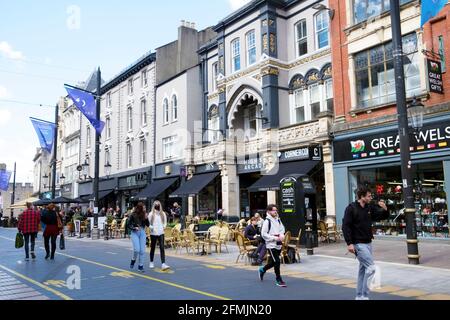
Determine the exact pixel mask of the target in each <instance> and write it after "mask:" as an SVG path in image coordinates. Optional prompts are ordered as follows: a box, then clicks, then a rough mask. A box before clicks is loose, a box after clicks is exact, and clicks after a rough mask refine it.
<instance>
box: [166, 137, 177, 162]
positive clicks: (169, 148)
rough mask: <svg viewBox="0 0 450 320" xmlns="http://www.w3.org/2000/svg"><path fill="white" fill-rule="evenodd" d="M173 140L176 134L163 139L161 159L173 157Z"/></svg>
mask: <svg viewBox="0 0 450 320" xmlns="http://www.w3.org/2000/svg"><path fill="white" fill-rule="evenodd" d="M175 141H176V136H172V137H168V138H164V139H163V160H167V159H172V158H174V157H175V155H176V154H175Z"/></svg>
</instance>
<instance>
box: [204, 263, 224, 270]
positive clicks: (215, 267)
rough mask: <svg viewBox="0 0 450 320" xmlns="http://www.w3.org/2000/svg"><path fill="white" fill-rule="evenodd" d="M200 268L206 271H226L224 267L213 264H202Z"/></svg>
mask: <svg viewBox="0 0 450 320" xmlns="http://www.w3.org/2000/svg"><path fill="white" fill-rule="evenodd" d="M202 266H204V267H206V268H208V269H216V270H224V269H226V268H225V267H224V266H218V265H213V264H202Z"/></svg>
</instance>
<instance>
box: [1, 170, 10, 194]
mask: <svg viewBox="0 0 450 320" xmlns="http://www.w3.org/2000/svg"><path fill="white" fill-rule="evenodd" d="M11 173H12V172H11V171H6V170H0V190H3V191H8V187H9V179H11Z"/></svg>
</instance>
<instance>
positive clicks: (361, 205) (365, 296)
mask: <svg viewBox="0 0 450 320" xmlns="http://www.w3.org/2000/svg"><path fill="white" fill-rule="evenodd" d="M356 194H357V197H358V200H357V201H356V202H354V203H351V204H350V205H349V206H348V207H347V209H345V216H344V221H343V225H342V231H343V233H344V238H345V241H346V242H347V245H348V251H349V252H351V253H353V254H354V255H356V257H357V259H358V261H359V273H358V286H357V289H356V300H369V288H368V281H370V280H371V279H372V277H373V276H374V275H375V264H374V262H373V256H372V254H373V253H372V240H373V233H372V222H373V221H381V220H385V219H388V218H389V211H388V209H387V207H386V204H385V203H384V201H379V202H378V204H371V202H372V193H371V192H370V190H369V189H368V188H367V187H360V188H358V191H357V193H356Z"/></svg>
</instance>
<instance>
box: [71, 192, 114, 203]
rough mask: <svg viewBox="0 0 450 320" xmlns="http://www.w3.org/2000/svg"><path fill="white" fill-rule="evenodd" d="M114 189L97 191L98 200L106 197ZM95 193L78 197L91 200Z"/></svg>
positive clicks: (82, 199)
mask: <svg viewBox="0 0 450 320" xmlns="http://www.w3.org/2000/svg"><path fill="white" fill-rule="evenodd" d="M113 192H114V190H104V191H99V192H98V200H102V199H104V198H106V197H107V196H109V195H110V194H111V193H113ZM94 197H95V195H94V194H90V195H84V196H80V197H79V198H78V199H79V200H81V201H83V202H85V201H88V202H89V201H91V200H94Z"/></svg>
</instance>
